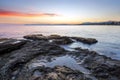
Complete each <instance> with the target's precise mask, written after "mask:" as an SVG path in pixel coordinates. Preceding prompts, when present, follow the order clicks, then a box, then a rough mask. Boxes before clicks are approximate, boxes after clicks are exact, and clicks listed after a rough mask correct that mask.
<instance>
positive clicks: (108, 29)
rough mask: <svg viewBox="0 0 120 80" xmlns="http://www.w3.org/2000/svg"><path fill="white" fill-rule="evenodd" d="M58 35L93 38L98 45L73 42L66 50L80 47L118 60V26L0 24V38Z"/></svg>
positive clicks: (119, 56)
mask: <svg viewBox="0 0 120 80" xmlns="http://www.w3.org/2000/svg"><path fill="white" fill-rule="evenodd" d="M29 34H43V35H51V34H58V35H61V36H74V37H85V38H95V39H97V40H98V43H96V44H93V45H87V44H83V43H80V42H75V43H73V44H70V45H65V46H64V47H65V48H66V49H69V48H75V47H81V48H83V49H89V50H91V51H96V52H98V53H99V54H100V55H105V56H107V57H111V58H113V59H117V60H120V26H113V25H12V24H0V38H18V39H21V38H23V36H24V35H29Z"/></svg>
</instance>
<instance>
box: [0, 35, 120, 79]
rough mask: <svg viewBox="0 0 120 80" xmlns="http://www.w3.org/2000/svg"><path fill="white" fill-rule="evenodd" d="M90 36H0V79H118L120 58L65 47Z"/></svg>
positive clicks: (86, 42) (86, 39)
mask: <svg viewBox="0 0 120 80" xmlns="http://www.w3.org/2000/svg"><path fill="white" fill-rule="evenodd" d="M75 41H78V42H82V43H84V44H88V45H92V44H95V43H97V42H98V41H97V40H96V39H93V38H83V37H68V36H60V35H50V36H44V35H42V34H34V35H26V36H24V39H12V38H1V39H0V80H120V61H119V60H115V59H111V58H110V57H106V56H104V55H100V54H98V53H97V52H95V51H90V50H88V49H82V48H81V47H78V48H73V49H71V50H67V49H65V48H64V47H63V46H64V45H69V44H72V43H73V42H75Z"/></svg>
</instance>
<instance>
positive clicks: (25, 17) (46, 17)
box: [0, 10, 108, 24]
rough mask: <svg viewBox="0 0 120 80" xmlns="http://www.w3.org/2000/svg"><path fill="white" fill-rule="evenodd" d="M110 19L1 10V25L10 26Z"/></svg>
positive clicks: (77, 22) (78, 22) (75, 22)
mask: <svg viewBox="0 0 120 80" xmlns="http://www.w3.org/2000/svg"><path fill="white" fill-rule="evenodd" d="M106 20H108V18H107V19H106V18H102V17H101V18H99V19H98V18H82V17H72V16H71V17H70V16H63V15H58V14H55V13H22V12H15V11H5V10H0V23H9V24H80V23H82V22H99V21H106Z"/></svg>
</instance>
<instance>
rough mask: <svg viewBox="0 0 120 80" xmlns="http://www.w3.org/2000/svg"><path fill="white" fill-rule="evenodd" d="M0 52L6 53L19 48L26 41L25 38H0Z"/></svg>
mask: <svg viewBox="0 0 120 80" xmlns="http://www.w3.org/2000/svg"><path fill="white" fill-rule="evenodd" d="M0 42H1V43H0V54H3V53H7V52H10V51H13V50H16V49H19V48H20V47H21V46H22V45H24V44H25V43H26V41H25V40H15V39H5V38H4V39H0Z"/></svg>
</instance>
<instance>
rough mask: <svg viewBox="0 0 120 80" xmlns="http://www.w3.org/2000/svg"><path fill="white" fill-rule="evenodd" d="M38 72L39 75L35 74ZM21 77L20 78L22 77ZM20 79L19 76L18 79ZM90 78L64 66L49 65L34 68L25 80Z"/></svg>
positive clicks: (81, 79)
mask: <svg viewBox="0 0 120 80" xmlns="http://www.w3.org/2000/svg"><path fill="white" fill-rule="evenodd" d="M36 71H37V72H39V73H40V75H36V74H35V72H36ZM22 76H23V75H22ZM24 77H25V76H24ZM24 77H22V79H24ZM20 79H21V76H20V77H19V78H18V80H20ZM29 79H30V80H31V79H32V80H91V79H89V78H87V77H85V76H84V75H83V73H81V72H80V71H77V70H73V69H71V68H68V67H66V66H55V67H53V68H50V67H40V68H38V69H35V70H34V71H33V72H32V74H31V77H27V79H26V80H29Z"/></svg>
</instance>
